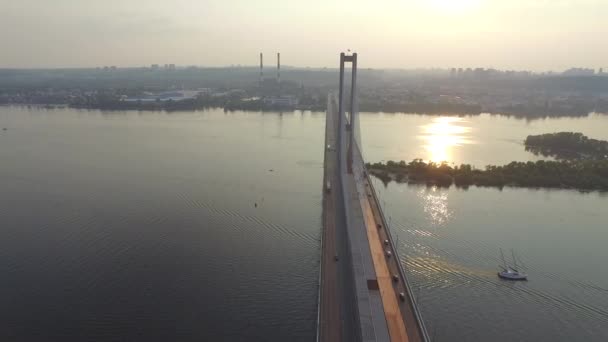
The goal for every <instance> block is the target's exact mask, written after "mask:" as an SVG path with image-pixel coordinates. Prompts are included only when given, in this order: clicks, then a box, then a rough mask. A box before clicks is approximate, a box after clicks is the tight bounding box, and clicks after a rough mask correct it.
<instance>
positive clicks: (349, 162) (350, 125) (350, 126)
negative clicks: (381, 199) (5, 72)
mask: <svg viewBox="0 0 608 342" xmlns="http://www.w3.org/2000/svg"><path fill="white" fill-rule="evenodd" d="M348 62H350V63H351V82H350V86H351V89H350V108H349V114H350V115H349V116H348V121H347V122H346V131H348V132H350V134H349V136H348V139H349V141H348V150H347V155H346V168H347V171H348V173H349V174H352V173H353V143H354V141H355V138H354V136H355V127H357V126H356V120H357V102H356V101H357V53H353V54H352V55H346V54H345V53H344V52H342V53H340V91H339V94H338V96H339V98H338V115H339V124H338V125H339V127H340V131H339V133H338V139H342V136H341V132H342V127H344V124H345V123H344V119H345V118H346V116H345V112H346V110H345V108H344V66H345V64H346V63H348Z"/></svg>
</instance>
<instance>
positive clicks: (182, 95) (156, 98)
mask: <svg viewBox="0 0 608 342" xmlns="http://www.w3.org/2000/svg"><path fill="white" fill-rule="evenodd" d="M202 93H203V91H199V90H180V91H166V92H161V93H144V94H143V95H141V96H137V97H123V98H121V101H125V102H166V101H173V102H179V101H184V100H192V99H195V98H197V97H198V96H199V95H201V94H202Z"/></svg>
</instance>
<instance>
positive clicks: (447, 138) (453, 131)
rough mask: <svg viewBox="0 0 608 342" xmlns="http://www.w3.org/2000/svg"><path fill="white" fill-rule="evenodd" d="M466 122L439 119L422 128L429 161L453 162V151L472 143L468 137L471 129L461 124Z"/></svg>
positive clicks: (459, 119) (447, 118) (456, 119)
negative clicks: (455, 148)
mask: <svg viewBox="0 0 608 342" xmlns="http://www.w3.org/2000/svg"><path fill="white" fill-rule="evenodd" d="M465 122H466V121H465V120H463V119H461V118H455V117H438V118H435V119H433V122H432V123H431V124H429V125H425V126H422V129H423V133H424V134H423V135H422V136H421V138H422V139H424V140H425V141H426V144H425V146H424V147H425V149H426V150H427V152H428V157H427V158H428V160H430V161H433V162H436V163H439V162H442V161H447V162H450V161H453V155H452V149H453V148H454V147H457V146H461V145H463V144H468V143H470V140H469V139H468V137H467V136H466V135H467V134H468V133H469V132H470V131H471V128H470V127H466V126H462V125H459V124H462V123H465Z"/></svg>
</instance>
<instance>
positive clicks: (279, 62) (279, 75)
mask: <svg viewBox="0 0 608 342" xmlns="http://www.w3.org/2000/svg"><path fill="white" fill-rule="evenodd" d="M277 83H281V53H280V52H277Z"/></svg>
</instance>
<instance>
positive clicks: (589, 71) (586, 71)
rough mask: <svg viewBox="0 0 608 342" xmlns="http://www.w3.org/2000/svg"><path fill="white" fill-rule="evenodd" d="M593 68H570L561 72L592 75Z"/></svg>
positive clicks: (565, 74)
mask: <svg viewBox="0 0 608 342" xmlns="http://www.w3.org/2000/svg"><path fill="white" fill-rule="evenodd" d="M594 74H595V70H593V69H588V68H570V69H568V70H566V71H564V72H563V73H562V75H564V76H593V75H594Z"/></svg>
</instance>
